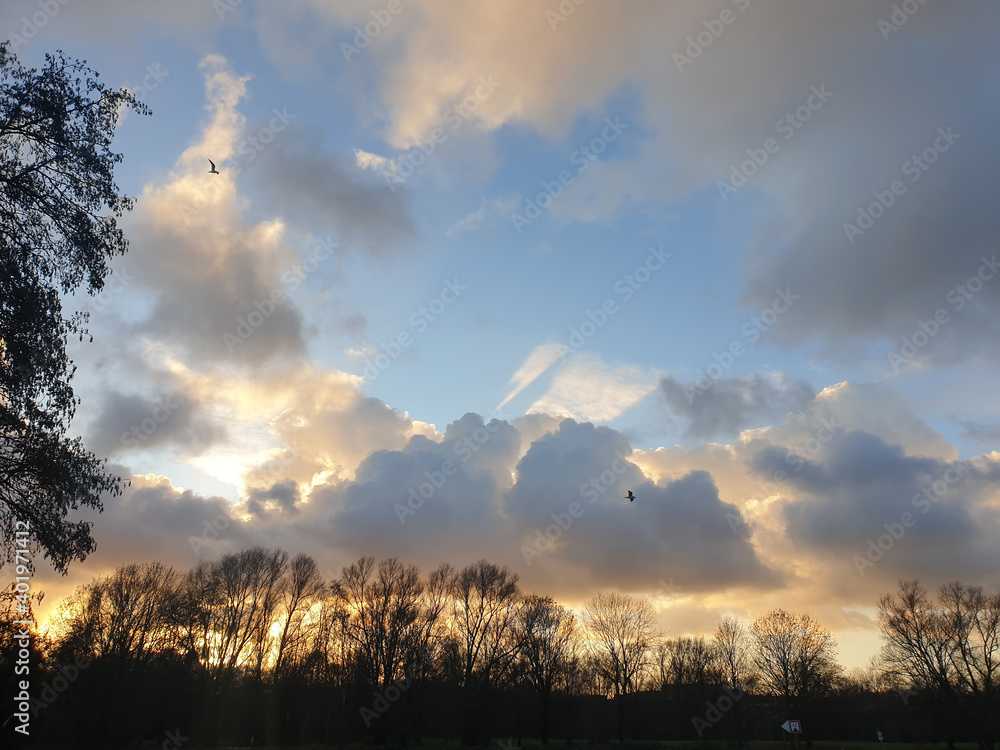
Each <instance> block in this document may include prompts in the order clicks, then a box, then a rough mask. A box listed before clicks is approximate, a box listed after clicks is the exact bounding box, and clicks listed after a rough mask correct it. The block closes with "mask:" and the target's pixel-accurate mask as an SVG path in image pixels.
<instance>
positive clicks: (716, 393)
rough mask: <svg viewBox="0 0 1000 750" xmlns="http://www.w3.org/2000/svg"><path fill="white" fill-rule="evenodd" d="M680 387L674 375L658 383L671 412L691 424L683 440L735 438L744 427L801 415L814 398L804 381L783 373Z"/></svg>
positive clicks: (726, 379)
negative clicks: (700, 386) (701, 388)
mask: <svg viewBox="0 0 1000 750" xmlns="http://www.w3.org/2000/svg"><path fill="white" fill-rule="evenodd" d="M697 386H698V383H695V384H694V385H689V386H686V385H682V384H681V383H680V382H679V381H678V380H677V379H676V378H675V377H674V376H673V375H667V376H665V377H663V378H662V379H661V380H660V390H661V391H662V392H663V396H664V398H665V399H666V401H667V404H668V405H669V406H670V409H671V411H672V412H673V413H674V414H676V415H677V416H679V417H682V418H685V419H688V420H690V422H689V424H688V426H687V429H686V430H685V431H684V435H685V437H688V438H694V439H709V438H713V437H719V436H725V437H736V436H737V435H738V434H739V433H740V432H742V431H743V430H744V429H746V428H747V427H754V426H758V425H760V424H767V423H769V422H771V421H772V420H775V419H783V418H784V417H785V415H786V414H788V413H789V412H796V411H801V410H802V409H804V408H805V407H806V406H807V405H808V404H809V402H810V401H812V400H813V398H814V397H815V395H816V392H815V391H814V390H813V388H812V386H811V385H810V384H809V383H807V382H806V381H805V380H801V379H798V378H793V377H790V376H788V375H785V374H783V373H767V374H762V373H755V372H753V373H743V374H739V375H731V376H728V377H724V378H719V379H718V380H716V381H713V382H712V383H711V385H710V387H708V388H707V389H705V390H700V389H699V388H698V387H697Z"/></svg>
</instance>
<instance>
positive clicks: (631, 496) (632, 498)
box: [625, 490, 635, 502]
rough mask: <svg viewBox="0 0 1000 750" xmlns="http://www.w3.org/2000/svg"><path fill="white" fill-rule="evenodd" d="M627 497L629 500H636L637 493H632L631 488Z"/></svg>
mask: <svg viewBox="0 0 1000 750" xmlns="http://www.w3.org/2000/svg"><path fill="white" fill-rule="evenodd" d="M625 497H626V498H627V499H628V501H629V502H632V501H633V500H635V495H633V494H632V490H629V491H628V494H627V495H626V496H625Z"/></svg>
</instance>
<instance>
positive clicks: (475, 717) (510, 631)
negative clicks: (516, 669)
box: [450, 560, 520, 741]
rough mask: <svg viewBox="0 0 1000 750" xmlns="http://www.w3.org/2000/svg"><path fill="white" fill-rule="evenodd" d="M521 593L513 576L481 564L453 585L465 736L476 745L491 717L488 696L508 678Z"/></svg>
mask: <svg viewBox="0 0 1000 750" xmlns="http://www.w3.org/2000/svg"><path fill="white" fill-rule="evenodd" d="M519 603H520V592H519V590H518V587H517V575H516V574H514V573H511V572H510V570H509V569H507V568H506V567H500V566H497V565H494V564H493V563H491V562H487V561H486V560H479V561H478V562H475V563H472V564H471V565H468V566H466V567H465V568H463V569H462V570H461V571H460V572H459V573H457V574H456V575H455V576H454V577H453V578H452V581H451V607H450V609H451V611H450V616H451V623H452V636H453V639H452V643H453V645H454V649H455V659H456V661H457V665H456V666H457V667H458V669H459V670H460V671H459V675H458V676H459V680H460V684H461V686H462V689H463V693H464V695H465V699H466V702H467V705H466V711H465V719H466V724H465V728H464V731H463V734H464V735H465V737H464V739H465V740H466V741H474V740H475V739H476V738H477V734H478V732H479V730H480V728H481V727H482V725H484V724H485V723H486V722H487V720H488V716H489V708H490V704H489V694H490V692H491V691H492V690H493V689H494V688H496V687H497V686H499V685H502V684H503V683H504V681H505V680H506V679H507V678H509V677H510V676H511V671H512V667H513V664H514V659H515V656H516V654H517V644H516V641H515V638H514V635H515V633H514V629H515V622H516V618H517V611H518V606H519Z"/></svg>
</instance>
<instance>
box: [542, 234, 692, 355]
mask: <svg viewBox="0 0 1000 750" xmlns="http://www.w3.org/2000/svg"><path fill="white" fill-rule="evenodd" d="M672 257H673V254H672V253H665V252H663V245H660V246H659V247H650V248H649V253H648V255H647V256H646V260H645V261H643V262H642V263H640V264H639V265H637V266H636V267H635V268H634V269H633V270H632V272H631V273H627V274H625V275H624V276H623V277H622V278H620V279H618V280H617V281H615V283H614V285H613V286H612V291H614V292H615V294H617V295H618V296H619V298H620V301H621V302H622V303H624V302H628V301H629V300H630V299H632V295H634V294H635V293H636V292H637V291H639V290H640V289H641V288H642V287H643V285H644V284H646V283H648V282H649V280H650V279H652V278H653V274H654V273H656V272H657V271H659V270H660V269H661V268H663V266H664V265H666V262H667V261H668V260H669V259H670V258H672ZM618 305H619V302H618V301H616V300H614V299H612V298H611V297H608V298H606V299H605V300H604V301H603V302H602V303H601V305H600V307H598V308H597V309H596V310H590V309H589V308H588V309H587V311H586V313H585V314H586V318H587V319H586V320H583V321H581V322H580V324H579V325H575V326H570V329H569V336H568V337H567V341H568V345H567V344H563V343H562V342H558V343H557V344H556V348H557V350H558V352H559V356H560V358H565V357H566V355H567V354H570V353H571V352H575V351H579V350H580V349H582V348H583V346H584V345H585V344H586V343H587V341H588V340H589V339H591V338H592V337H593V336H594V335H595V334H596V333H597V332H598V331H599V330H600V329H601V328H603V327H604V326H605V325H607V322H608V320H610V318H611V316H612V315H615V314H617V313H618V311H619V309H620V308H619V306H618Z"/></svg>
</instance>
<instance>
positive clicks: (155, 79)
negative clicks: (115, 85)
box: [124, 62, 170, 101]
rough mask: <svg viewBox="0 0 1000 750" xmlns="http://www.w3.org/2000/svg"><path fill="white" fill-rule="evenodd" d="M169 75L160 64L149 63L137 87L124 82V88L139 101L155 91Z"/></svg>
mask: <svg viewBox="0 0 1000 750" xmlns="http://www.w3.org/2000/svg"><path fill="white" fill-rule="evenodd" d="M169 75H170V71H169V70H167V69H166V68H165V67H163V66H162V65H160V63H158V62H154V63H150V64H149V65H147V66H146V75H144V76H143V77H142V80H141V81H139V85H137V86H133V85H132V84H131V83H129V82H128V81H126V82H125V85H124V88H126V89H128V91H129V93H131V94H132V95H133V96H135V97H136V98H137V99H139V100H140V101H141V100H142V97H144V96H145V95H146V94H148V93H149V92H151V91H154V90H155V89H157V88H158V87H159V85H160V84H161V83H162V82H163V81H164V80H165V79H166V78H167V76H169Z"/></svg>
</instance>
